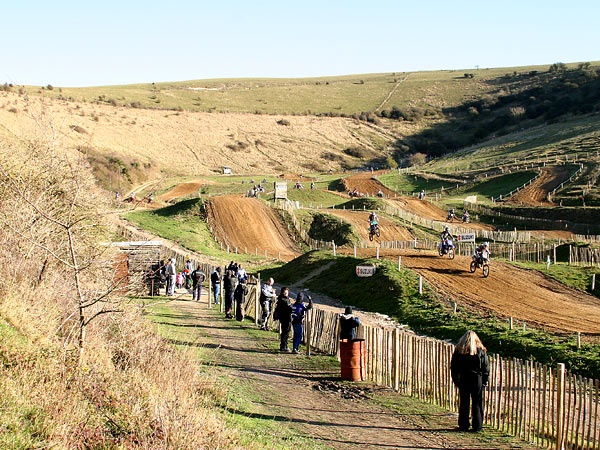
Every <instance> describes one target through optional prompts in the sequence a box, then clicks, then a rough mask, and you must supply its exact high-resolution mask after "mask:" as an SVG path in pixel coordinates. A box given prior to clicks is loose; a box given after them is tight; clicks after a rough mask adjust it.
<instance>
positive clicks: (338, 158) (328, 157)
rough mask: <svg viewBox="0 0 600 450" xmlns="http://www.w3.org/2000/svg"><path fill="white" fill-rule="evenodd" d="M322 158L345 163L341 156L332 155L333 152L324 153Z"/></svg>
mask: <svg viewBox="0 0 600 450" xmlns="http://www.w3.org/2000/svg"><path fill="white" fill-rule="evenodd" d="M321 158H322V159H325V160H327V161H343V160H344V158H342V157H341V156H340V155H338V154H337V153H332V152H324V153H322V154H321Z"/></svg>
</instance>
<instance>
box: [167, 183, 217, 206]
mask: <svg viewBox="0 0 600 450" xmlns="http://www.w3.org/2000/svg"><path fill="white" fill-rule="evenodd" d="M211 183H212V182H210V181H207V180H196V181H190V182H188V183H181V184H178V185H177V186H175V187H174V188H172V189H170V190H169V191H167V192H165V193H164V194H161V195H159V196H158V197H157V198H156V199H157V200H161V201H163V202H168V201H169V200H173V199H174V198H179V197H184V196H186V195H190V194H194V193H195V192H198V190H199V189H200V188H201V187H202V186H203V185H205V184H211Z"/></svg>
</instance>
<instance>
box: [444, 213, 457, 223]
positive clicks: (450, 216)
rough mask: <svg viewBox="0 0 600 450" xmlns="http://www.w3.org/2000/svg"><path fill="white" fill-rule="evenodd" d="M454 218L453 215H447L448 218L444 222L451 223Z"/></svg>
mask: <svg viewBox="0 0 600 450" xmlns="http://www.w3.org/2000/svg"><path fill="white" fill-rule="evenodd" d="M455 217H456V216H455V214H454V213H448V217H446V222H452V221H453V220H454V218H455Z"/></svg>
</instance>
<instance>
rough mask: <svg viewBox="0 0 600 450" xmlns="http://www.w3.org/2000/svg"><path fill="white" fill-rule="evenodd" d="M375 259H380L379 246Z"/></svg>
mask: <svg viewBox="0 0 600 450" xmlns="http://www.w3.org/2000/svg"><path fill="white" fill-rule="evenodd" d="M375 259H379V247H377V257H376V258H375Z"/></svg>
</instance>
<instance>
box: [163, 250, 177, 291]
mask: <svg viewBox="0 0 600 450" xmlns="http://www.w3.org/2000/svg"><path fill="white" fill-rule="evenodd" d="M165 274H166V276H167V295H175V283H176V281H177V280H176V278H177V270H176V269H175V258H173V259H171V261H169V263H168V264H167V266H166V267H165Z"/></svg>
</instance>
